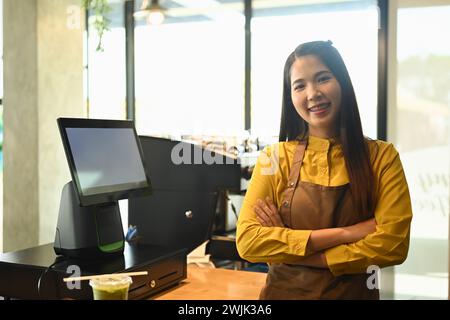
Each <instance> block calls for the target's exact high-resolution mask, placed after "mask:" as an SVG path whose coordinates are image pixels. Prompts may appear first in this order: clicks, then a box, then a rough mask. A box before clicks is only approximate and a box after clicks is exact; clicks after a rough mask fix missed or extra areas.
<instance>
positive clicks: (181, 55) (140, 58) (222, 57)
mask: <svg viewBox="0 0 450 320" xmlns="http://www.w3.org/2000/svg"><path fill="white" fill-rule="evenodd" d="M181 4H183V5H185V6H181ZM137 5H140V1H137ZM171 5H172V6H173V7H170V6H171ZM195 5H200V6H201V7H200V8H199V7H195ZM164 6H165V7H166V8H168V11H167V16H166V20H165V21H164V24H162V25H147V24H146V23H145V22H141V21H136V28H135V63H136V66H135V84H136V127H137V131H138V132H139V133H140V134H149V135H170V136H181V135H197V134H204V135H236V134H240V133H241V131H243V129H244V22H245V20H244V15H243V5H242V1H227V3H226V4H223V5H222V4H219V3H218V2H213V1H167V2H165V3H164ZM190 6H194V7H190Z"/></svg>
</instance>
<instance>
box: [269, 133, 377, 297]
mask: <svg viewBox="0 0 450 320" xmlns="http://www.w3.org/2000/svg"><path fill="white" fill-rule="evenodd" d="M306 146H307V142H306V141H301V142H300V143H299V145H298V147H297V149H296V151H295V154H294V160H293V163H292V167H291V173H290V176H289V180H288V186H287V188H286V190H285V191H284V193H283V196H282V202H281V204H280V206H281V207H280V215H281V218H282V220H283V222H284V224H285V225H286V227H288V228H291V229H298V230H316V229H324V228H335V227H343V226H349V225H353V224H355V223H358V222H361V221H363V220H367V219H369V218H371V217H372V216H371V215H369V214H368V215H366V216H365V217H363V216H361V215H360V214H359V212H357V211H356V210H355V208H354V207H353V202H352V200H351V195H350V190H349V188H348V186H349V185H348V184H347V185H343V186H338V187H327V186H321V185H318V184H313V183H308V182H302V181H299V176H300V168H301V166H302V162H303V156H304V154H305V150H306ZM369 276H371V273H364V274H349V275H341V276H338V277H335V276H333V274H332V273H331V272H330V270H329V269H322V268H313V267H306V266H300V265H292V264H285V263H277V264H271V265H270V267H269V272H268V274H267V280H266V285H265V287H264V288H263V290H262V291H261V295H260V299H269V300H275V299H283V300H288V299H379V291H378V289H369V288H368V287H367V279H368V277H369Z"/></svg>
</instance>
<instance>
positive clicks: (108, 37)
mask: <svg viewBox="0 0 450 320" xmlns="http://www.w3.org/2000/svg"><path fill="white" fill-rule="evenodd" d="M110 5H111V7H112V9H113V10H112V11H111V12H110V13H109V14H108V16H107V17H108V19H110V20H111V25H110V30H109V31H107V32H105V33H104V35H103V39H102V45H103V50H104V51H97V50H96V48H97V45H98V42H99V38H98V35H97V32H96V31H95V30H94V28H93V26H92V22H93V20H94V19H95V16H94V15H93V14H90V15H89V38H88V40H87V41H88V54H87V58H88V69H87V77H88V81H87V83H86V84H87V86H86V87H85V91H86V94H87V98H88V117H89V118H94V119H96V118H97V119H125V118H126V79H125V76H126V74H125V27H124V5H123V3H122V2H111V3H110Z"/></svg>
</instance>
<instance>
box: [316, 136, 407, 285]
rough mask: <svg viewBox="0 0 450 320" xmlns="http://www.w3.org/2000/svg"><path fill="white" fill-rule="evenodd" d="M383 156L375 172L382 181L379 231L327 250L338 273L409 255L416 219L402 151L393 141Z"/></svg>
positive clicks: (377, 216)
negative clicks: (413, 214)
mask: <svg viewBox="0 0 450 320" xmlns="http://www.w3.org/2000/svg"><path fill="white" fill-rule="evenodd" d="M380 157H381V163H382V164H381V165H380V168H379V170H378V172H379V173H378V175H377V174H376V176H375V179H376V180H377V181H378V188H377V190H378V196H377V204H376V208H375V220H376V223H377V227H376V231H375V232H374V233H372V234H369V235H368V236H366V237H365V238H364V239H362V240H360V241H358V242H355V243H351V244H344V245H339V246H336V247H333V248H331V249H328V250H326V251H325V257H326V260H327V263H328V266H329V268H330V270H331V272H332V273H333V274H334V275H335V276H338V275H342V274H353V273H365V272H366V271H367V268H368V267H369V266H371V265H375V266H378V267H380V268H383V267H387V266H391V265H396V264H401V263H403V261H405V259H406V257H407V254H408V248H409V235H410V224H411V219H412V209H411V199H410V195H409V190H408V184H407V181H406V177H405V174H404V172H403V167H402V164H401V161H400V157H399V154H398V152H397V151H396V150H395V149H394V147H393V146H392V144H390V145H389V146H388V147H386V150H385V152H382V154H381V155H380ZM375 171H376V170H375V169H374V172H375Z"/></svg>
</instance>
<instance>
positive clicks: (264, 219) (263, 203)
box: [253, 197, 284, 227]
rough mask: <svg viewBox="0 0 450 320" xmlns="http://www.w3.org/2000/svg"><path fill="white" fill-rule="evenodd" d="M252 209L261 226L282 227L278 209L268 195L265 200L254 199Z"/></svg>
mask: <svg viewBox="0 0 450 320" xmlns="http://www.w3.org/2000/svg"><path fill="white" fill-rule="evenodd" d="M253 210H254V211H255V213H256V218H257V219H258V221H259V223H261V225H262V226H263V227H284V223H283V221H282V220H281V217H280V214H279V213H278V209H277V207H275V205H274V203H273V201H272V199H270V198H269V197H266V199H265V200H261V199H258V200H256V204H255V205H254V207H253Z"/></svg>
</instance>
